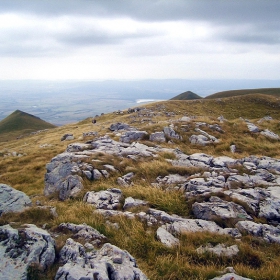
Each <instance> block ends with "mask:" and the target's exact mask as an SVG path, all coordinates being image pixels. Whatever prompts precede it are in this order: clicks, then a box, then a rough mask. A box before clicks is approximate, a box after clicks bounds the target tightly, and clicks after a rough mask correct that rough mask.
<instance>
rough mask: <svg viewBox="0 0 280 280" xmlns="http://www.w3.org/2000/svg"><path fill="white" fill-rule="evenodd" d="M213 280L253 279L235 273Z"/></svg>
mask: <svg viewBox="0 0 280 280" xmlns="http://www.w3.org/2000/svg"><path fill="white" fill-rule="evenodd" d="M212 280H252V279H251V278H245V277H242V276H239V275H237V274H235V273H227V274H225V275H223V276H218V277H215V278H212Z"/></svg>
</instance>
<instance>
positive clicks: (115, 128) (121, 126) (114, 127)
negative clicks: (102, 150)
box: [110, 122, 131, 131]
mask: <svg viewBox="0 0 280 280" xmlns="http://www.w3.org/2000/svg"><path fill="white" fill-rule="evenodd" d="M130 129H131V126H129V125H128V124H126V123H119V122H118V123H113V124H111V126H110V130H111V131H118V130H130Z"/></svg>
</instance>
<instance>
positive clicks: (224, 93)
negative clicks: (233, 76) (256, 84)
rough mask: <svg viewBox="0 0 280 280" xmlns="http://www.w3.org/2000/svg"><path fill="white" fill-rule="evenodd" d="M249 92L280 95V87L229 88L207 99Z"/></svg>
mask: <svg viewBox="0 0 280 280" xmlns="http://www.w3.org/2000/svg"><path fill="white" fill-rule="evenodd" d="M247 94H265V95H273V96H278V97H279V96H280V88H257V89H240V90H228V91H221V92H217V93H214V94H211V95H209V96H207V97H205V98H206V99H213V98H225V97H232V96H241V95H247Z"/></svg>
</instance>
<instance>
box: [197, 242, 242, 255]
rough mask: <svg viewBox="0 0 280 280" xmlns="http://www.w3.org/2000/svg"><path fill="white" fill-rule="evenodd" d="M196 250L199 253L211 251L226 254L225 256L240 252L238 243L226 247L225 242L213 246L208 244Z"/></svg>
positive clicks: (215, 253)
mask: <svg viewBox="0 0 280 280" xmlns="http://www.w3.org/2000/svg"><path fill="white" fill-rule="evenodd" d="M196 252H197V253H198V254H203V253H206V252H209V253H212V254H214V255H217V256H219V257H220V256H225V257H229V258H232V257H234V256H236V255H237V254H238V252H239V249H238V246H237V245H232V246H228V247H226V246H225V245H224V244H217V245H216V246H213V245H211V244H206V245H205V246H200V247H199V248H197V249H196Z"/></svg>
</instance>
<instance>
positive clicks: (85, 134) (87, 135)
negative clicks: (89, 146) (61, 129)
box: [83, 131, 98, 138]
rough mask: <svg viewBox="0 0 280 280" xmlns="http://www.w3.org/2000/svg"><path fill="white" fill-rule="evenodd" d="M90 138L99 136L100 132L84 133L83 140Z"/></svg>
mask: <svg viewBox="0 0 280 280" xmlns="http://www.w3.org/2000/svg"><path fill="white" fill-rule="evenodd" d="M89 136H98V132H96V131H88V132H83V138H86V137H89Z"/></svg>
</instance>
